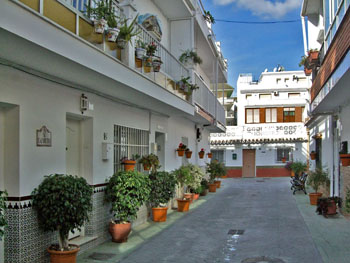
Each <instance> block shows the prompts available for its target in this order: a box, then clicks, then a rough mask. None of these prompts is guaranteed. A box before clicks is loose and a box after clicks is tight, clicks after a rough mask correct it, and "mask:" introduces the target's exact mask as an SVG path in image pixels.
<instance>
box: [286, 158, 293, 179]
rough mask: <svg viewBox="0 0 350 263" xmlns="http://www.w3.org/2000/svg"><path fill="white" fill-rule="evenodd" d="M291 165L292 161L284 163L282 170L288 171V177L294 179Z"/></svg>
mask: <svg viewBox="0 0 350 263" xmlns="http://www.w3.org/2000/svg"><path fill="white" fill-rule="evenodd" d="M292 164H293V161H289V162H287V163H286V165H285V166H284V168H286V169H287V170H288V171H290V176H291V177H294V176H295V173H294V171H293V170H292Z"/></svg>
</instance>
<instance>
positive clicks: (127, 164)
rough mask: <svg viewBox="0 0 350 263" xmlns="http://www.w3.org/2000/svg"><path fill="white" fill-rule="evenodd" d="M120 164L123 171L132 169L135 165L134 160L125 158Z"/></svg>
mask: <svg viewBox="0 0 350 263" xmlns="http://www.w3.org/2000/svg"><path fill="white" fill-rule="evenodd" d="M122 164H123V165H124V171H134V169H135V165H136V161H134V160H125V161H123V162H122Z"/></svg>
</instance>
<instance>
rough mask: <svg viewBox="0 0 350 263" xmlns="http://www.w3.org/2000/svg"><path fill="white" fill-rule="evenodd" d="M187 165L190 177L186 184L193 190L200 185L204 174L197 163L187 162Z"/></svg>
mask: <svg viewBox="0 0 350 263" xmlns="http://www.w3.org/2000/svg"><path fill="white" fill-rule="evenodd" d="M187 166H188V168H189V169H190V173H191V179H190V180H189V181H187V186H188V188H189V189H190V191H191V192H195V191H196V190H197V189H198V188H199V187H200V186H201V182H202V179H203V177H204V176H205V174H204V171H203V170H202V169H201V168H200V167H199V166H197V165H193V164H188V165H187ZM195 193H196V192H195ZM199 193H200V192H199Z"/></svg>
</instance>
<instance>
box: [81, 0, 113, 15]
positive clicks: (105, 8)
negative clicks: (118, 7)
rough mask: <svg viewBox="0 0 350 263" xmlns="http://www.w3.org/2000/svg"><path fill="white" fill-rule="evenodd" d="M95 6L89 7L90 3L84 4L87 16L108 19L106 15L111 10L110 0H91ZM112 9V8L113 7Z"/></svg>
mask: <svg viewBox="0 0 350 263" xmlns="http://www.w3.org/2000/svg"><path fill="white" fill-rule="evenodd" d="M93 2H94V5H95V6H96V7H91V6H90V5H85V7H86V13H87V15H88V17H90V18H92V19H96V20H100V19H105V20H108V17H109V15H110V13H111V11H112V1H110V0H100V1H95V0H93ZM113 11H114V8H113Z"/></svg>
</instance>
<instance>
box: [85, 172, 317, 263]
mask: <svg viewBox="0 0 350 263" xmlns="http://www.w3.org/2000/svg"><path fill="white" fill-rule="evenodd" d="M289 186H290V183H289V178H271V179H263V178H249V179H248V178H247V179H229V180H223V182H222V187H221V188H220V189H218V191H217V193H215V194H210V195H212V196H211V197H209V198H208V199H207V201H206V202H205V203H203V204H202V205H200V206H199V207H198V208H196V209H194V210H192V211H190V212H188V214H187V215H186V216H184V217H182V218H181V219H179V220H178V221H176V222H175V223H174V224H173V225H172V226H170V227H169V228H167V229H165V230H163V231H162V232H160V234H158V235H156V236H154V237H153V238H151V239H149V240H148V241H146V242H144V243H143V245H141V246H139V247H138V248H137V249H135V250H134V251H133V252H132V253H130V254H128V255H126V256H124V258H122V260H121V261H117V262H122V263H147V262H189V263H190V262H191V263H193V262H198V263H199V262H208V263H209V262H210V263H214V262H237V263H240V262H245V263H252V262H264V263H265V262H275V263H278V262H280V263H283V262H288V263H313V262H315V263H322V262H323V260H322V258H321V256H320V254H319V252H318V250H317V249H316V247H315V245H314V242H313V240H312V238H311V235H310V233H309V230H308V229H307V227H306V225H305V223H304V220H303V218H302V216H301V214H300V212H299V210H298V208H297V206H296V202H295V199H294V197H293V195H292V193H291V191H290V189H289ZM230 230H231V233H230V234H229V231H230ZM232 230H233V231H232ZM235 230H243V231H238V232H237V231H235ZM240 232H244V233H240ZM111 253H113V251H111ZM84 262H90V261H84ZM91 262H100V261H91ZM104 262H107V261H104ZM108 262H116V261H108Z"/></svg>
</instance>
